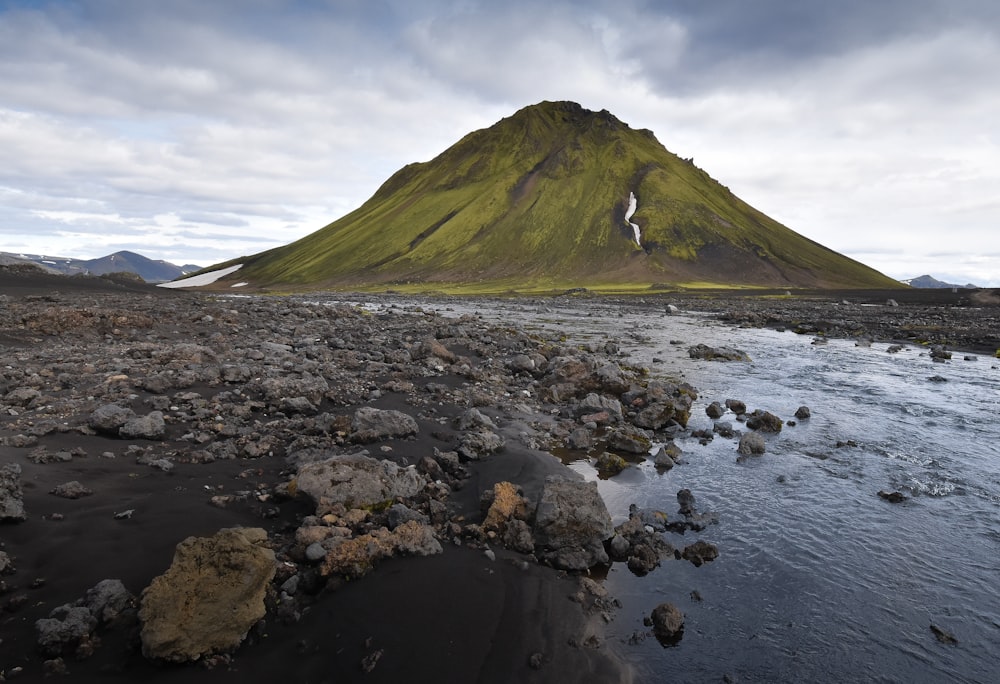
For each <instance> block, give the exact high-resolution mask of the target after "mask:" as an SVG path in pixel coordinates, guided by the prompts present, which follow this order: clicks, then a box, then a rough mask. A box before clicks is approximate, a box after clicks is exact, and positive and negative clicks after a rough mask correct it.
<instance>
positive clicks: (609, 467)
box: [594, 451, 628, 477]
mask: <svg viewBox="0 0 1000 684" xmlns="http://www.w3.org/2000/svg"><path fill="white" fill-rule="evenodd" d="M594 467H595V468H597V472H598V474H599V475H600V476H601V477H611V476H613V475H617V474H618V473H620V472H621V471H623V470H625V469H626V468H628V461H626V460H625V459H624V458H622V457H621V456H619V455H618V454H612V453H611V452H609V451H605V452H604V453H602V454H601V455H600V456H598V457H597V463H595V464H594Z"/></svg>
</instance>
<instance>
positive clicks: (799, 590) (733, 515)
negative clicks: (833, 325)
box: [477, 303, 1000, 683]
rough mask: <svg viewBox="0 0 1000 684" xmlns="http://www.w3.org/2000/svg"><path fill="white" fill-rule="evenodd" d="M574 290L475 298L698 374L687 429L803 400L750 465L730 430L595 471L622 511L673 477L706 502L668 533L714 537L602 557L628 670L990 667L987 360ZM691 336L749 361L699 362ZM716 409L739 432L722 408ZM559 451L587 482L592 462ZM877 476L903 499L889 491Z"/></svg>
mask: <svg viewBox="0 0 1000 684" xmlns="http://www.w3.org/2000/svg"><path fill="white" fill-rule="evenodd" d="M581 306H583V305H573V306H571V307H567V308H560V307H559V306H550V305H548V304H544V305H537V306H533V305H526V304H519V303H511V304H499V305H491V306H489V307H486V306H483V305H480V306H478V307H477V312H478V313H479V314H481V315H483V316H484V317H486V318H488V319H494V320H497V321H515V322H517V323H518V324H519V325H521V326H527V327H528V328H530V327H531V326H538V327H545V328H557V329H558V330H560V331H561V332H562V333H563V334H564V335H566V336H567V337H568V339H569V340H570V341H578V342H587V341H594V342H599V343H603V342H604V341H606V340H617V341H619V344H620V345H621V347H622V350H623V352H624V353H626V354H627V355H628V358H629V360H630V362H632V363H634V364H638V365H645V366H648V367H649V368H650V369H651V370H652V372H653V375H662V376H667V377H674V378H680V379H684V380H686V381H688V382H689V383H691V384H692V385H694V386H695V387H696V388H697V389H698V391H699V399H698V401H697V402H696V404H695V406H694V409H693V412H692V418H691V422H690V424H689V427H691V428H692V429H698V428H708V429H711V428H712V424H713V421H712V420H710V419H709V418H708V416H707V415H706V413H705V407H706V406H707V405H708V404H709V403H711V402H712V401H719V402H722V403H724V402H725V400H726V399H728V398H734V399H740V400H742V401H744V402H746V404H747V406H748V408H749V410H751V411H752V410H753V409H756V408H761V409H765V410H768V411H770V412H772V413H775V414H777V415H778V416H780V417H781V418H783V419H785V420H786V421H788V420H789V419H792V420H794V418H793V414H794V413H795V410H796V409H797V408H798V407H799V406H803V405H805V406H808V407H809V408H810V409H811V412H812V417H811V418H809V419H806V420H802V421H798V424H797V425H794V426H790V425H786V426H785V427H784V429H783V430H782V432H781V433H780V434H778V435H775V436H773V437H771V438H770V439H769V440H768V442H767V451H766V453H765V454H764V455H763V456H761V457H754V458H751V459H749V460H747V461H745V462H743V463H738V462H737V461H736V456H737V453H736V445H737V440H736V439H723V438H720V437H718V436H716V438H715V439H714V440H713V441H712V442H711V443H709V444H707V445H704V446H703V445H700V444H699V443H698V441H697V440H694V439H680V440H678V444H679V445H680V446H681V448H682V449H683V450H684V453H685V456H684V458H683V464H682V465H679V466H677V467H675V468H674V469H672V470H671V471H669V472H665V473H660V472H658V471H657V470H656V469H655V468H654V467H653V465H652V461H651V460H647V461H646V462H645V463H642V464H639V465H633V466H632V467H630V468H629V469H627V470H626V471H625V472H623V473H622V474H620V475H618V476H616V477H614V478H612V479H609V480H599V487H600V490H601V493H602V495H603V496H604V498H605V500H606V502H607V505H608V508H609V510H610V511H611V513H612V516H613V517H614V519H615V523H616V524H617V523H618V522H621V521H622V520H624V519H625V518H626V517H627V512H628V507H629V505H630V504H633V503H634V504H637V505H638V506H640V507H643V508H651V509H658V510H663V511H664V512H666V513H668V515H676V511H677V501H676V492H677V491H678V490H679V489H682V488H688V489H690V490H691V492H692V493H693V494H694V495H695V497H696V505H697V509H698V510H699V511H700V512H706V511H713V512H715V513H717V514H718V516H719V522H718V524H717V525H712V526H710V527H708V528H707V529H705V530H704V531H703V532H701V533H696V534H695V533H690V532H689V533H688V534H687V535H685V536H683V537H682V536H678V535H674V534H668V535H667V538H668V540H669V541H670V542H671V543H673V544H674V545H675V546H677V547H683V546H686V545H687V544H690V543H693V542H694V541H695V540H697V539H705V540H706V541H710V542H712V543H714V544H716V545H717V546H718V548H719V557H718V559H717V560H715V561H714V562H711V563H707V564H705V565H703V566H701V567H695V566H693V565H692V564H690V563H688V562H686V561H679V560H678V561H675V560H667V561H664V562H663V564H662V565H661V567H659V568H657V569H656V570H654V571H653V572H652V573H651V574H649V575H647V576H645V577H641V578H640V577H635V576H633V575H632V574H631V573H630V572H629V570H628V569H627V568H626V567H625V566H624V564H615V565H614V566H613V567H612V569H611V570H610V572H609V574H608V577H607V580H606V585H607V586H608V588H609V589H610V591H611V592H612V594H613V595H615V596H616V597H618V598H619V599H620V600H621V602H622V608H621V609H620V610H619V611H618V612H617V614H616V616H615V619H614V621H613V622H612V623H611V624H610V626H609V638H610V639H615V640H617V641H618V642H619V643H620V644H621V649H622V650H623V652H624V654H625V656H626V658H628V660H629V661H630V662H633V663H634V664H636V667H637V668H638V671H639V676H640V679H641V681H644V682H659V681H671V682H705V681H724V680H726V679H725V678H727V677H728V680H726V681H735V682H775V681H810V682H853V681H865V682H873V681H878V682H923V681H957V682H984V683H985V682H995V681H998V677H1000V422H998V418H1000V370H998V366H1000V362H997V361H996V360H994V359H991V358H986V357H980V358H978V359H976V360H964V358H963V357H964V354H962V353H955V355H954V359H953V360H951V361H948V362H945V363H935V362H933V361H932V360H931V358H930V356H929V355H928V353H927V351H926V350H922V349H920V348H918V347H912V346H911V347H905V348H904V349H903V351H901V352H899V353H898V354H889V353H887V351H886V348H887V346H888V345H886V344H878V343H876V344H874V345H872V346H871V347H860V346H856V345H855V343H854V342H853V341H850V340H831V341H829V342H828V343H825V344H812V338H810V337H805V336H798V335H794V334H792V333H780V332H776V331H770V330H759V329H737V328H732V327H728V326H725V325H723V324H721V323H719V322H716V321H714V320H712V319H710V318H708V317H707V316H702V315H698V314H680V315H666V314H665V313H659V312H657V313H653V314H651V313H650V311H649V310H648V309H647V310H643V309H640V308H636V309H634V310H629V309H622V308H619V307H609V306H603V305H600V304H594V305H586V308H581ZM698 342H702V343H705V344H708V345H711V346H732V347H737V348H739V349H741V350H743V351H745V352H747V353H748V354H749V355H750V357H751V359H752V362H751V363H719V362H707V361H698V360H692V359H690V358H688V355H687V348H688V347H689V346H690V345H693V344H695V343H698ZM932 377H933V378H935V379H934V380H932V379H931V378H932ZM721 420H724V421H731V422H732V423H733V426H734V427H735V428H736V429H737V430H740V429H745V428H744V426H742V425H741V424H740V423H738V422H737V421H736V420H735V416H733V414H732V413H727V414H726V415H725V416H723V418H722V419H721ZM838 444H841V446H838ZM571 467H573V468H574V469H576V470H577V471H578V472H581V473H583V474H584V476H585V477H587V478H591V479H595V480H596V479H597V474H596V472H595V471H594V469H593V468H592V467H591V466H590V464H589V463H587V462H586V461H579V462H576V463H573V464H572V465H571ZM880 490H885V491H899V492H901V493H903V494H904V495H906V497H907V499H906V501H904V502H903V503H898V504H892V503H889V502H888V501H885V500H883V499H881V498H879V496H878V492H879V491H880ZM664 601H670V602H672V603H674V604H675V605H677V606H678V607H679V608H680V609H681V610H682V611H683V612H684V614H685V631H684V636H683V638H682V639H681V641H680V642H679V643H678V644H677V645H676V646H673V647H668V648H665V647H663V646H661V645H660V644H659V642H658V641H657V640H656V639H655V638H653V637H652V636H651V635H649V636H647V633H648V629H647V628H646V627H644V626H643V624H642V618H643V616H645V615H648V614H649V613H650V612H651V610H652V609H653V608H654V607H655V606H656V605H657V604H659V603H661V602H664ZM931 625H934V626H936V627H938V628H940V629H941V630H944V632H945V633H947V634H949V635H952V636H953V637H954V639H955V643H943V642H942V641H940V640H939V639H938V638H937V636H936V635H935V633H934V632H933V631H932V629H931Z"/></svg>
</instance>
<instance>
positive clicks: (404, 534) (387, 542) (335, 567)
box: [320, 520, 443, 579]
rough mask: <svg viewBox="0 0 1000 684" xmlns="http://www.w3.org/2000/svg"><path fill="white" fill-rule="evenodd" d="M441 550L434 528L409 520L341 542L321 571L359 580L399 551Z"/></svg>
mask: <svg viewBox="0 0 1000 684" xmlns="http://www.w3.org/2000/svg"><path fill="white" fill-rule="evenodd" d="M442 550H443V549H442V548H441V543H440V542H439V541H438V540H437V538H436V537H435V536H434V528H432V527H431V526H429V525H422V524H421V523H419V522H417V521H416V520H410V521H408V522H405V523H403V524H402V525H400V526H399V527H397V528H396V529H394V530H392V531H390V530H388V529H386V528H384V527H382V528H379V529H377V530H373V531H372V532H370V533H368V534H364V535H361V536H360V537H354V538H352V539H346V540H344V541H342V542H340V543H339V544H337V545H336V546H334V547H333V548H332V549H331V550H330V551H328V552H327V554H326V557H325V558H324V559H323V564H322V565H321V566H320V573H321V574H322V575H324V576H326V575H332V574H337V575H342V576H343V577H346V578H348V579H356V578H358V577H362V576H364V575H366V574H367V573H368V572H369V571H370V570H371V569H372V568H373V567H375V564H376V563H378V562H379V561H380V560H382V559H384V558H389V557H391V556H394V555H397V554H403V555H410V556H430V555H433V554H437V553H441V551H442Z"/></svg>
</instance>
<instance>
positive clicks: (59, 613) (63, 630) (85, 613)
mask: <svg viewBox="0 0 1000 684" xmlns="http://www.w3.org/2000/svg"><path fill="white" fill-rule="evenodd" d="M96 627H97V618H95V617H94V615H93V614H92V613H91V612H90V610H88V609H87V608H85V607H83V606H73V605H70V604H65V605H62V606H59V607H57V608H54V609H53V610H52V612H51V613H49V616H48V617H47V618H42V619H40V620H37V621H36V622H35V631H36V632H37V633H38V648H39V649H41V651H42V653H44V654H45V655H48V656H58V655H61V654H62V653H63V651H67V652H68V651H69V650H71V649H76V648H77V647H78V646H79V644H80V642H81V641H82V640H84V639H87V638H89V636H90V634H91V632H93V631H94V629H95V628H96Z"/></svg>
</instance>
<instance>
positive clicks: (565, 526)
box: [534, 476, 614, 570]
mask: <svg viewBox="0 0 1000 684" xmlns="http://www.w3.org/2000/svg"><path fill="white" fill-rule="evenodd" d="M613 533H614V527H613V525H612V524H611V515H610V514H609V513H608V509H607V507H606V506H605V504H604V500H603V499H602V498H601V496H600V494H599V493H598V491H597V483H596V482H582V481H578V480H563V479H557V478H555V477H553V476H549V477H547V478H546V480H545V485H544V486H543V488H542V493H541V498H540V500H539V502H538V508H537V510H536V512H535V527H534V536H535V543H536V549H537V552H538V556H539V558H541V559H542V560H543V561H545V562H546V563H548V564H550V565H552V566H554V567H556V568H559V569H562V570H586V569H588V568H590V567H592V566H594V565H597V564H599V563H607V562H608V554H607V552H606V551H605V550H604V542H605V540H607V539H609V538H610V537H611V536H612V535H613Z"/></svg>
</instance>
